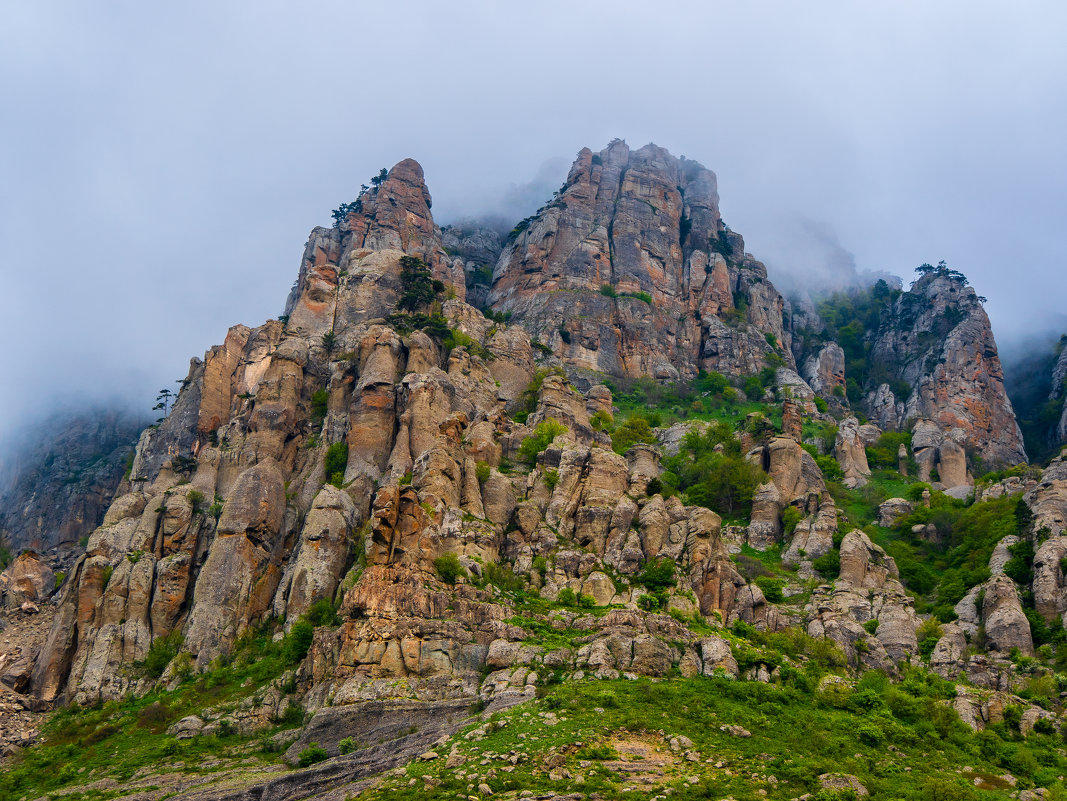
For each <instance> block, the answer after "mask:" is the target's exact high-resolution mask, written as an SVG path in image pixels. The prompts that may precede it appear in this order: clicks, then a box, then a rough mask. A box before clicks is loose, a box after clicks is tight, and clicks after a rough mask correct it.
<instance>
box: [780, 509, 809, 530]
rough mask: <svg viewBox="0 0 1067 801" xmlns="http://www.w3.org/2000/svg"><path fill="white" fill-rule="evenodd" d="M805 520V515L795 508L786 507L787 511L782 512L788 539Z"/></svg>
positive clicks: (783, 525)
mask: <svg viewBox="0 0 1067 801" xmlns="http://www.w3.org/2000/svg"><path fill="white" fill-rule="evenodd" d="M803 519H804V514H803V513H802V512H801V511H800V510H799V509H797V508H796V507H795V506H787V507H785V511H783V512H782V528H783V529H785V534H786V536H787V537H788V536H789V535H790V534H792V533H793V532H794V531H795V530H796V527H797V524H798V523H799V522H800V521H801V520H803Z"/></svg>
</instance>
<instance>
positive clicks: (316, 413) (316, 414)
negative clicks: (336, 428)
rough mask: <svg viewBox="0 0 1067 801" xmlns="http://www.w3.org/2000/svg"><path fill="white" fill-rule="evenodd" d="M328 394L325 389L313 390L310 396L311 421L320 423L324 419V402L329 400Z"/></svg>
mask: <svg viewBox="0 0 1067 801" xmlns="http://www.w3.org/2000/svg"><path fill="white" fill-rule="evenodd" d="M329 397H330V395H329V393H328V392H327V391H326V390H325V389H318V390H315V392H314V394H312V396H311V418H312V419H313V420H318V421H321V420H323V419H324V418H325V417H326V402H327V401H328V400H329Z"/></svg>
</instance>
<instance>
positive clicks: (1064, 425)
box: [1048, 335, 1067, 447]
mask: <svg viewBox="0 0 1067 801" xmlns="http://www.w3.org/2000/svg"><path fill="white" fill-rule="evenodd" d="M1065 346H1067V335H1065V336H1064V337H1060V344H1059V347H1060V355H1059V357H1058V358H1057V359H1056V366H1055V367H1054V368H1053V369H1052V390H1051V391H1050V392H1049V396H1048V399H1049V402H1050V403H1052V404H1059V405H1060V416H1059V420H1058V421H1057V422H1056V426H1055V428H1054V429H1053V431H1052V432H1050V434H1049V440H1050V442H1051V444H1052V445H1053V446H1055V447H1059V446H1060V445H1067V347H1065Z"/></svg>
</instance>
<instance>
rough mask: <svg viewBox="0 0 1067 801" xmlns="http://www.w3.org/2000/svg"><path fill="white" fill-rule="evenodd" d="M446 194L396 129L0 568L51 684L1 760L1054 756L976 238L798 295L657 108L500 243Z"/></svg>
mask: <svg viewBox="0 0 1067 801" xmlns="http://www.w3.org/2000/svg"><path fill="white" fill-rule="evenodd" d="M431 207H432V199H431V196H430V192H429V189H428V188H427V187H426V184H425V182H424V179H423V173H422V168H421V167H420V166H419V165H418V163H417V162H415V161H413V160H411V159H407V160H405V161H402V162H400V163H399V164H397V165H396V166H395V167H394V168H393V169H392V170H383V171H382V173H381V174H379V175H376V176H375V177H374V178H373V179H372V180H371V182H370V184H369V186H367V187H365V188H364V190H362V191H361V192H360V193H359V195H357V196H356V198H355V200H353V201H352V202H346V203H344V204H343V205H341V206H340V207H339V208H338V209H336V210H335V211H334V214H333V217H334V220H335V225H334V226H333V227H331V228H316V229H314V230H313V231H312V232H311V235H310V237H309V240H308V242H307V245H306V247H305V249H304V253H303V256H302V258H301V261H300V266H299V271H298V280H297V283H296V285H295V287H294V289H293V291H292V294H291V295H290V297H289V299H288V301H287V303H286V308H285V313H284V315H283V316H282V317H281V318H279V319H277V320H269V321H267V322H265V323H263V324H262V325H260V326H258V327H255V328H250V327H247V326H243V325H237V326H234V327H233V328H231V329H230V331H229V332H228V334H227V336H226V339H225V341H224V343H223V344H221V345H219V346H217V347H214V348H212V349H211V350H210V351H208V353H207V354H205V357H204V358H203V359H194V360H193V361H192V362H191V366H190V371H189V374H188V376H187V378H186V379H185V381H183V383H182V388H181V391H180V394H179V395H178V397H177V399H176V401H175V403H174V405H173V408H172V409H171V410H170V411H169V414H168V415H167V416H166V418H165V419H164V420H162V421H161V422H160V423H159V424H158V425H157V426H153V427H150V428H149V429H147V430H145V431H144V433H143V434H142V435H141V438H140V440H139V442H138V444H137V448H136V451H135V455H134V458H133V461H132V464H131V467H130V473H129V480H128V482H124V483H123V485H122V486H121V487H120V494H119V495H118V496H117V497H116V498H114V501H113V502H112V503H111V504H110V507H109V509H108V510H107V513H106V515H105V516H104V519H103V522H102V524H101V525H100V526H99V527H98V528H97V529H96V530H95V531H94V532H93V533H92V535H91V536H90V537H89V540H88V543H87V545H86V550H85V554H84V556H82V557H81V558H80V559H79V560H78V562H77V564H76V565H75V566H74V567H73V568H72V569H71V570H70V571H69V573H68V574H67V575H65V576H61V577H60V579H59V581H58V582H56V581H55V576H54V575H52V576H51V577H49V576H48V575H47V574H45V573H44V571H43V570H41V569H40V566H39V564H38V563H37V562H36V560H35V558H34V557H33V555H31V554H26V555H23V556H21V557H20V558H19V559H17V560H16V561H15V562H14V563H13V565H12V566H11V567H10V568H9V569H8V571H7V572H5V573H4V575H3V577H2V578H0V584H2V587H0V592H2V595H3V602H4V604H5V607H6V608H7V609H8V610H10V611H8V612H7V613H6V614H7V616H8V619H9V620H10V621H11V624H18V625H23V624H26V621H32V620H34V619H35V618H34V617H33V615H34V614H35V613H36V607H38V606H40V605H43V606H45V607H46V613H47V614H49V615H54V618H53V619H52V622H51V625H50V627H49V630H48V631H47V633H45V632H44V631H40V632H39V633H38V634H35V635H33V637H30V636H29V635H27V636H26V637H23V638H21V640H20V642H19V643H17V647H16V644H14V643H13V644H11V645H10V647H9V650H8V651H7V652H5V653H4V654H0V681H2V682H3V683H4V684H5V685H6V686H7V687H8V688H10V689H11V691H12V692H13V694H14V695H13V699H12V700H11V701H10V703H11V704H12V705H13V706H19V705H21V707H22V708H23V709H24V711H26V712H27V713H34V714H37V715H41V714H43V712H42V710H45V711H47V710H48V709H49V708H55V709H56V710H57V711H55V712H52V714H51V717H50V718H48V719H44V718H42V717H38V718H36V719H35V720H36V723H35V724H34V725H35V726H39V727H40V735H39V737H35V736H25V737H16V736H15V735H11V736H8V737H7V740H6V742H7V744H8V745H9V746H10V745H12V744H16V745H17V746H18V750H16V749H12V748H11V747H9V748H8V749H7V752H6V755H5V759H6V761H5V766H4V767H5V771H4V773H3V776H2V777H0V794H6V795H4V797H11V798H26V799H35V798H38V797H42V796H47V795H52V794H58V793H60V792H62V793H67V792H68V791H69V792H74V793H82V794H83V797H94V798H114V797H120V796H125V797H136V798H143V799H162V798H200V799H267V798H270V799H297V798H323V799H325V798H336V799H343V798H349V797H357V796H358V797H368V798H404V797H413V796H416V795H417V796H419V797H429V798H434V797H440V798H445V797H448V798H453V797H457V796H459V797H472V798H481V797H488V796H490V795H493V796H499V797H505V798H516V797H529V795H528V794H529V793H533V794H534V796H536V797H540V798H556V797H560V798H585V797H589V798H594V797H599V798H663V797H666V796H668V795H670V796H672V797H677V798H721V797H726V796H732V797H733V798H735V799H738V801H744V800H745V799H757V798H764V797H766V798H772V799H794V798H798V797H801V796H804V795H805V794H812V795H813V796H814V797H816V798H819V799H830V798H849V797H852V795H851V794H853V793H857V792H858V793H859V794H861V795H862V794H867V793H868V792H869V793H870V794H871V795H872V796H874V797H886V798H898V797H899V798H936V799H941V798H945V799H953V798H979V797H1003V798H1007V797H1009V796H1010V797H1013V798H1018V799H1025V798H1029V799H1033V798H1036V797H1037V796H1038V795H1041V796H1047V797H1053V796H1057V797H1058V796H1059V795H1060V794H1062V793H1063V792H1064V788H1063V783H1062V782H1063V780H1062V779H1061V778H1060V776H1062V775H1063V774H1064V773H1065V772H1067V753H1065V751H1064V749H1063V746H1062V740H1061V738H1060V731H1061V727H1062V725H1063V721H1062V712H1063V709H1062V706H1061V698H1060V692H1061V690H1062V689H1064V687H1065V686H1067V677H1065V676H1064V675H1062V673H1061V671H1064V669H1065V664H1064V658H1065V655H1067V651H1062V650H1061V649H1062V648H1063V643H1064V639H1065V638H1064V630H1063V615H1064V614H1065V613H1067V579H1065V576H1064V564H1065V563H1067V559H1065V557H1067V534H1065V529H1067V462H1064V461H1063V459H1062V458H1057V459H1055V460H1053V461H1052V462H1051V463H1050V464H1049V465H1048V466H1047V467H1046V468H1045V469H1044V470H1042V469H1041V468H1037V467H1030V466H1027V465H1026V464H1025V453H1024V451H1023V449H1022V437H1021V434H1020V433H1019V427H1018V425H1017V424H1016V422H1015V417H1014V412H1013V410H1012V406H1011V402H1010V401H1009V400H1008V398H1007V395H1006V393H1005V391H1004V385H1003V378H1002V375H1001V369H1000V363H999V357H998V355H997V352H996V344H995V341H994V339H993V335H992V332H991V330H990V327H989V322H988V318H986V316H985V313H984V311H983V310H982V308H981V302H980V300H979V299H978V298H977V296H976V295H975V293H974V292H973V291H972V290H971V289H970V288H969V287H967V286H966V284H965V280H964V279H962V276H959V274H958V273H952V274H949V271H948V270H947V268H943V267H939V268H932V267H931V268H930V269H929V270H922V272H923V273H924V274H923V275H921V276H920V278H919V279H918V281H917V282H916V283H915V285H914V286H913V287H912V288H911V289H910V290H909V291H907V292H905V291H902V290H894V289H891V288H889V287H885V290H884V291H883V289H882V288H881V287H876V288H875V289H872V290H871V291H870V292H868V293H867V294H864V295H856V296H853V297H852V298H851V299H848V300H843V299H842V298H836V299H834V300H831V301H829V302H828V303H827V304H824V305H823V306H822V307H821V308H819V309H817V310H816V314H815V316H814V317H812V316H810V315H805V316H803V324H802V323H801V320H800V317H801V316H800V315H797V314H794V313H793V312H792V309H791V307H790V304H789V303H788V302H787V301H786V300H785V299H783V298H782V297H781V295H780V294H779V293H778V292H777V290H776V289H775V288H774V286H773V284H772V283H771V282H770V281H769V279H768V278H767V275H766V270H765V269H764V268H763V265H762V264H760V262H758V261H756V260H755V259H754V258H753V257H752V256H750V255H749V254H747V253H745V252H744V242H743V239H742V238H741V236H740V235H739V234H736V233H734V232H732V231H730V230H729V229H728V228H727V227H726V226H725V225H724V224H723V222H722V218H721V216H720V213H719V209H718V195H717V190H716V181H715V176H714V173H712V172H711V171H710V170H707V169H706V168H704V167H702V166H701V165H699V164H697V163H696V162H693V161H690V160H682V159H675V158H674V157H673V156H671V155H670V154H669V153H667V152H666V151H664V150H662V149H661V148H657V147H655V146H651V145H650V146H647V147H644V148H641V149H639V150H636V151H631V150H630V149H629V148H628V147H627V146H626V145H625V143H622V142H619V141H616V142H613V143H611V144H610V145H609V146H608V147H607V148H605V149H604V150H602V151H600V152H599V153H598V154H594V153H593V152H592V151H590V150H588V149H584V150H582V151H581V152H580V153H579V154H578V158H577V160H576V162H575V165H574V167H573V168H572V169H571V172H570V175H569V177H568V179H567V182H566V184H565V185H564V186H563V187H562V188H561V190H560V191H559V192H558V193H557V194H556V195H555V196H554V197H553V198H552V200H551V201H550V202H549V204H548V205H546V206H545V207H544V208H542V209H541V210H540V211H539V212H538V213H537V214H536V215H534V216H533V218H530V219H527V220H524V221H522V222H521V223H519V224H518V225H517V226H516V227H515V229H514V230H513V231H512V232H511V234H509V235H507V236H505V237H504V238H503V240H501V239H500V238H499V237H498V236H497V235H496V234H494V233H493V232H492V230H491V229H488V228H484V227H479V226H477V225H470V226H465V227H457V228H455V229H448V230H442V229H441V228H439V227H438V226H437V225H436V224H435V223H434V221H433V217H432V213H431ZM493 254H498V255H497V256H496V259H497V260H496V262H495V265H494V266H493V267H492V270H491V275H492V278H491V283H489V284H488V286H487V280H488V279H487V276H486V267H487V265H485V264H484V262H485V261H486V260H488V259H490V258H492V257H493ZM472 303H477V304H479V305H478V306H475V305H471V304H472ZM854 323H856V324H854ZM835 349H836V350H835ZM837 351H840V353H838V352H837ZM798 365H799V367H800V371H799V372H798V369H797V368H798ZM836 387H840V389H839V390H838V389H835V388H836ZM886 393H888V395H886ZM991 471H992V472H991ZM50 581H51V582H52V583H51V584H50V583H49V582H50ZM57 583H58V584H61V586H60V587H59V590H58V592H57V593H56V594H55V595H54V596H53V595H52V592H53V589H54V588H55V586H56V584H57ZM49 599H50V600H49ZM27 603H28V604H30V606H29V607H27V606H24V604H27ZM31 607H34V608H31ZM34 740H36V742H34ZM23 748H24V749H25V750H21V749H23ZM1024 792H1025V793H1028V794H1029V795H1027V796H1023V793H1024ZM131 794H133V795H131Z"/></svg>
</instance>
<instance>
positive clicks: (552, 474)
mask: <svg viewBox="0 0 1067 801" xmlns="http://www.w3.org/2000/svg"><path fill="white" fill-rule="evenodd" d="M544 479H545V486H547V487H548V488H549V489H550V490H554V489H555V488H556V484H558V483H559V471H558V470H553V469H552V468H551V467H549V468H547V469H546V470H545V474H544Z"/></svg>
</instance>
